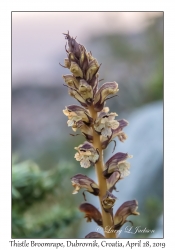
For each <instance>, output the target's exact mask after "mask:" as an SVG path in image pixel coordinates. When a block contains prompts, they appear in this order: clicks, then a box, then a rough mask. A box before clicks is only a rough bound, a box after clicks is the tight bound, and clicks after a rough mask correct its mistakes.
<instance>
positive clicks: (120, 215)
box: [114, 200, 139, 230]
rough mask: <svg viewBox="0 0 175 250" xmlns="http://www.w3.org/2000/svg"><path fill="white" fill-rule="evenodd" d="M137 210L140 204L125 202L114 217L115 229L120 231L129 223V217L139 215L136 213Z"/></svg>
mask: <svg viewBox="0 0 175 250" xmlns="http://www.w3.org/2000/svg"><path fill="white" fill-rule="evenodd" d="M137 208H138V202H137V201H136V200H132V201H126V202H124V203H123V204H122V205H121V206H120V207H119V208H118V210H117V212H116V214H115V215H114V229H115V230H119V229H120V228H121V227H122V226H123V224H125V223H126V222H127V220H126V218H127V217H128V216H129V215H139V213H138V212H137V211H136V210H137Z"/></svg>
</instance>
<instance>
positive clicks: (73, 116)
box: [63, 105, 93, 126]
mask: <svg viewBox="0 0 175 250" xmlns="http://www.w3.org/2000/svg"><path fill="white" fill-rule="evenodd" d="M63 113H64V114H65V115H66V116H67V117H68V119H69V120H68V122H67V123H68V126H73V125H74V124H76V123H77V122H79V121H82V122H84V123H85V124H87V125H89V124H90V123H92V121H93V119H92V117H91V116H90V114H89V111H88V110H86V109H84V108H82V107H80V106H77V105H70V106H67V107H66V109H64V110H63Z"/></svg>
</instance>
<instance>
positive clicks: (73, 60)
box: [68, 52, 78, 65]
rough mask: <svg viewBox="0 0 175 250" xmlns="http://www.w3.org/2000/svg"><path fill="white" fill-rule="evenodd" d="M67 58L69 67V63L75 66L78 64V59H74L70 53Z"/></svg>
mask: <svg viewBox="0 0 175 250" xmlns="http://www.w3.org/2000/svg"><path fill="white" fill-rule="evenodd" d="M68 58H69V63H70V65H71V62H75V63H76V64H78V59H77V58H76V57H75V55H74V54H73V53H71V52H70V53H69V55H68Z"/></svg>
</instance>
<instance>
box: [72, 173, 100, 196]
mask: <svg viewBox="0 0 175 250" xmlns="http://www.w3.org/2000/svg"><path fill="white" fill-rule="evenodd" d="M71 182H72V186H73V187H74V188H75V189H74V191H73V194H77V193H78V192H79V190H80V189H81V188H85V189H86V191H88V192H89V193H91V194H93V195H99V187H98V185H97V184H96V183H95V182H94V181H93V180H92V179H90V178H89V177H87V176H86V175H83V174H76V175H75V176H73V177H72V178H71Z"/></svg>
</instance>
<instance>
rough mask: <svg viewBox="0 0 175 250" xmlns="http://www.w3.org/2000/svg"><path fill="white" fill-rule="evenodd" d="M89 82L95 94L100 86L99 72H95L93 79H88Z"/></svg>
mask: <svg viewBox="0 0 175 250" xmlns="http://www.w3.org/2000/svg"><path fill="white" fill-rule="evenodd" d="M87 83H88V84H89V85H90V86H91V87H92V89H93V96H94V95H95V94H96V92H97V86H98V73H97V74H95V75H94V76H93V77H92V79H91V80H89V81H87Z"/></svg>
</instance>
